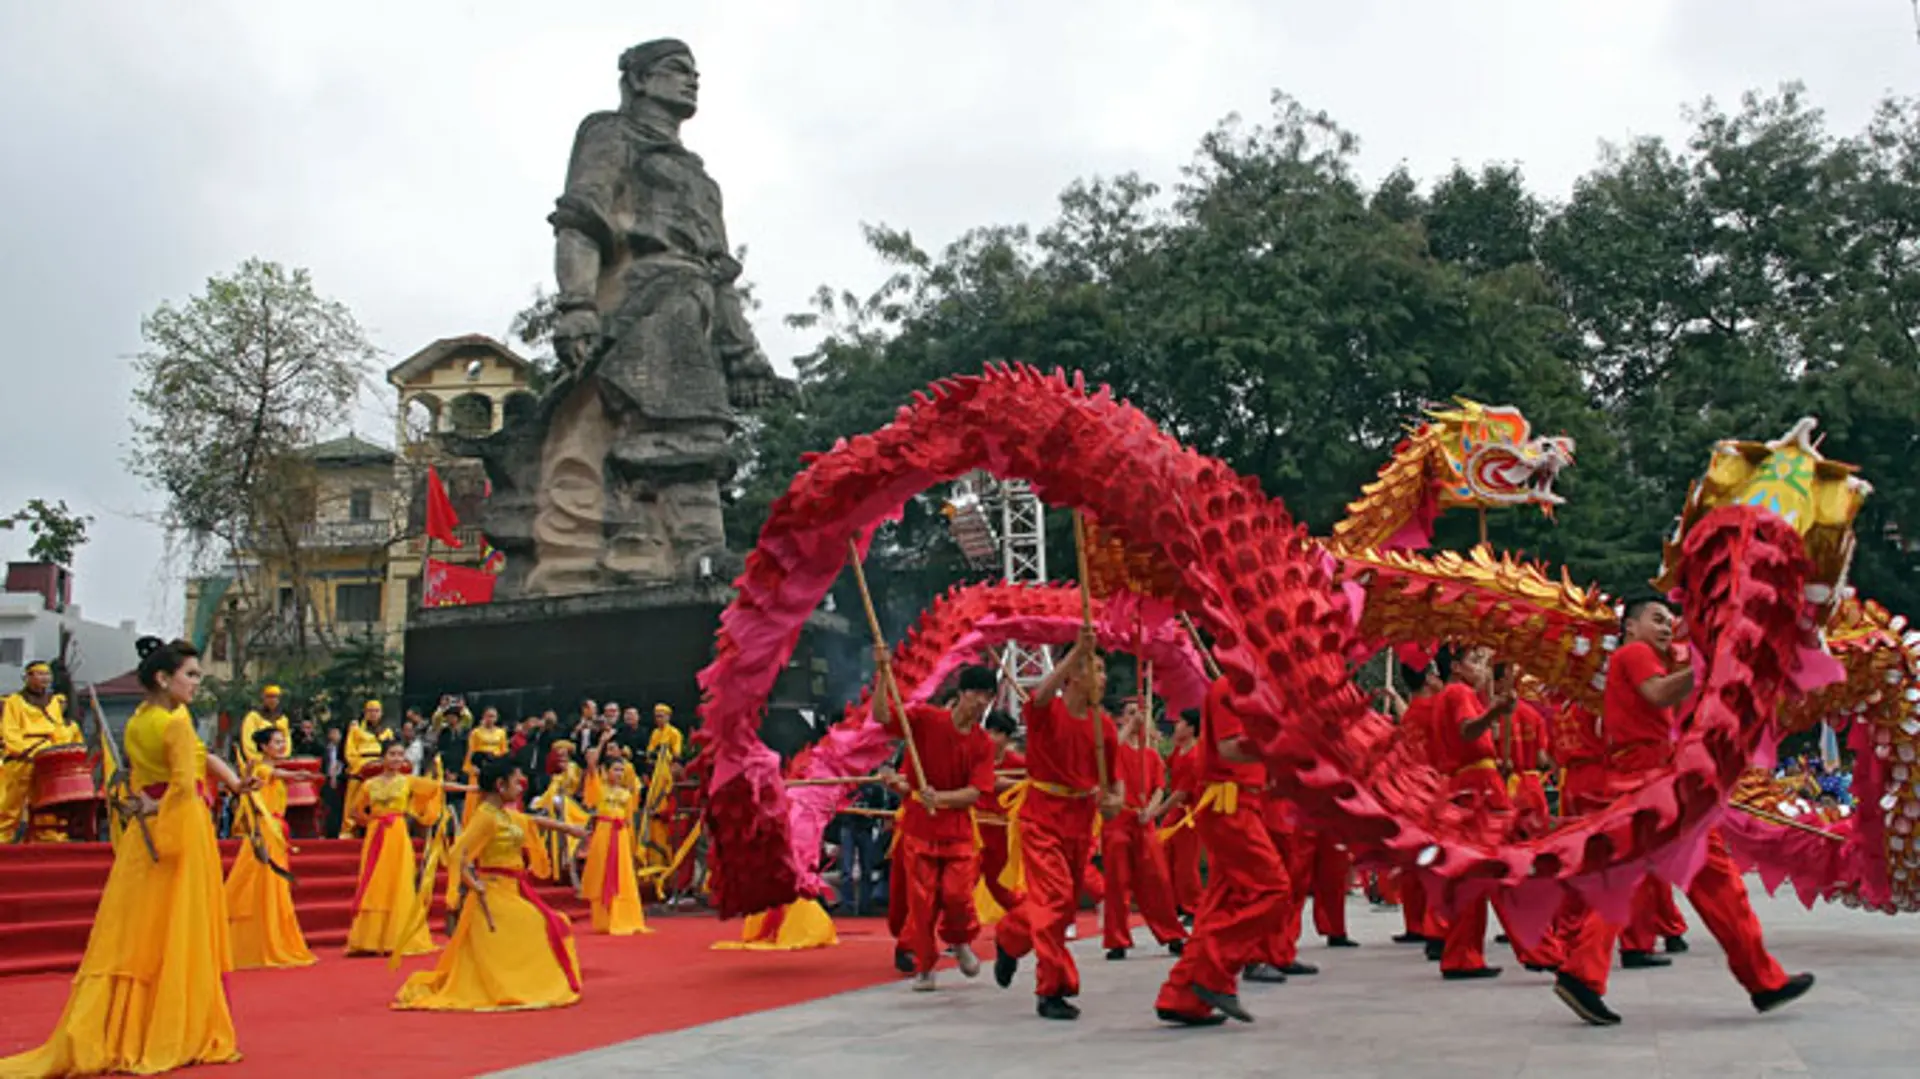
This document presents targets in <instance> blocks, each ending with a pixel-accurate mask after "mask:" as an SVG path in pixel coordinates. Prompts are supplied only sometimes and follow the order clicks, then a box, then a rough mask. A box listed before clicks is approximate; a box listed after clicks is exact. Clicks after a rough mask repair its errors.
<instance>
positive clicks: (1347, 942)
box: [1327, 935, 1360, 948]
mask: <svg viewBox="0 0 1920 1079" xmlns="http://www.w3.org/2000/svg"><path fill="white" fill-rule="evenodd" d="M1359 946H1360V942H1359V941H1357V940H1355V939H1353V938H1352V937H1349V936H1345V935H1342V936H1338V937H1328V938H1327V947H1329V948H1358V947H1359Z"/></svg>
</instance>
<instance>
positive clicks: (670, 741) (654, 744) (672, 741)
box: [647, 723, 687, 760]
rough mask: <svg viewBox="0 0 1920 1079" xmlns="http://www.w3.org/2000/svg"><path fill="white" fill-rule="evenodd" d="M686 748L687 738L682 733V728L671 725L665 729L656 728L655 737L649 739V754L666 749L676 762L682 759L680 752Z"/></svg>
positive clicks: (654, 730)
mask: <svg viewBox="0 0 1920 1079" xmlns="http://www.w3.org/2000/svg"><path fill="white" fill-rule="evenodd" d="M686 747H687V739H686V736H685V735H683V734H681V733H680V728H678V727H676V726H674V725H673V724H671V723H669V724H667V725H666V726H664V727H655V728H654V729H653V735H652V736H651V737H649V738H648V739H647V752H648V753H652V752H655V751H656V750H659V749H662V748H664V749H666V751H667V756H669V757H672V758H673V759H674V760H679V759H680V752H681V750H684V749H685V748H686Z"/></svg>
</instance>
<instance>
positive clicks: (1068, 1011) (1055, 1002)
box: [1033, 997, 1080, 1019]
mask: <svg viewBox="0 0 1920 1079" xmlns="http://www.w3.org/2000/svg"><path fill="white" fill-rule="evenodd" d="M1033 1010H1034V1011H1036V1012H1038V1013H1039V1014H1040V1018H1042V1019H1078V1018H1080V1009H1079V1008H1076V1007H1074V1006H1073V1005H1072V1004H1071V1003H1069V1002H1068V1001H1067V998H1066V997H1041V998H1040V1001H1039V1003H1037V1004H1035V1005H1034V1007H1033Z"/></svg>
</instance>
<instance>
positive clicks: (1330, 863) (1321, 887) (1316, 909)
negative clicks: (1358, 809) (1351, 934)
mask: <svg viewBox="0 0 1920 1079" xmlns="http://www.w3.org/2000/svg"><path fill="white" fill-rule="evenodd" d="M1352 880H1353V854H1352V852H1350V851H1348V850H1347V849H1346V848H1345V847H1344V846H1342V845H1341V844H1339V843H1335V842H1334V841H1333V839H1332V837H1330V836H1324V835H1322V836H1315V837H1314V842H1313V931H1314V932H1315V933H1318V934H1320V935H1321V936H1323V937H1344V936H1346V935H1347V886H1348V885H1349V884H1351V883H1352Z"/></svg>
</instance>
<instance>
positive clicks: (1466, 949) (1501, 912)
mask: <svg viewBox="0 0 1920 1079" xmlns="http://www.w3.org/2000/svg"><path fill="white" fill-rule="evenodd" d="M1453 784H1454V791H1455V794H1456V796H1460V797H1468V798H1478V799H1481V803H1480V804H1481V805H1483V806H1486V807H1487V808H1488V809H1489V810H1490V811H1493V812H1511V811H1512V809H1513V802H1512V801H1511V800H1510V799H1509V798H1508V797H1507V788H1506V783H1505V782H1504V781H1503V780H1502V779H1501V778H1500V774H1499V773H1498V772H1496V771H1494V770H1493V769H1491V768H1474V769H1468V770H1463V771H1461V772H1458V773H1456V774H1455V775H1454V777H1453ZM1430 898H1431V897H1430ZM1489 905H1491V906H1492V907H1493V909H1494V913H1495V914H1496V915H1498V916H1499V918H1500V928H1501V929H1502V930H1503V931H1505V932H1506V934H1507V938H1508V939H1509V940H1510V941H1511V942H1512V944H1513V951H1514V955H1515V956H1516V957H1518V958H1519V960H1520V962H1521V963H1522V964H1523V965H1525V966H1529V967H1558V966H1559V965H1560V960H1561V945H1560V941H1559V939H1558V938H1556V937H1554V936H1553V935H1552V934H1551V933H1549V934H1547V935H1546V936H1544V937H1542V938H1541V939H1540V940H1539V941H1538V942H1537V943H1535V944H1533V945H1531V946H1528V945H1526V944H1522V943H1521V941H1520V938H1519V937H1518V936H1517V935H1515V934H1514V932H1513V930H1512V929H1511V928H1510V927H1509V926H1508V925H1507V916H1506V912H1505V909H1504V908H1505V905H1506V904H1505V903H1504V902H1503V901H1500V900H1494V901H1493V902H1492V903H1491V904H1489V902H1488V900H1487V898H1486V897H1485V896H1482V897H1480V898H1478V899H1474V900H1471V901H1469V902H1467V903H1466V904H1465V905H1463V906H1461V907H1460V908H1459V909H1457V910H1455V911H1454V912H1453V916H1452V917H1451V918H1450V919H1448V920H1447V923H1446V929H1445V932H1444V936H1445V938H1446V948H1445V950H1444V951H1443V952H1442V953H1441V956H1440V971H1441V973H1443V974H1444V973H1447V972H1449V971H1466V970H1479V969H1480V968H1482V967H1484V966H1486V965H1487V954H1486V947H1487V907H1488V906H1489ZM1434 907H1435V904H1433V903H1431V902H1430V903H1428V906H1427V909H1428V911H1429V912H1431V911H1432V910H1433V909H1434Z"/></svg>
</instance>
